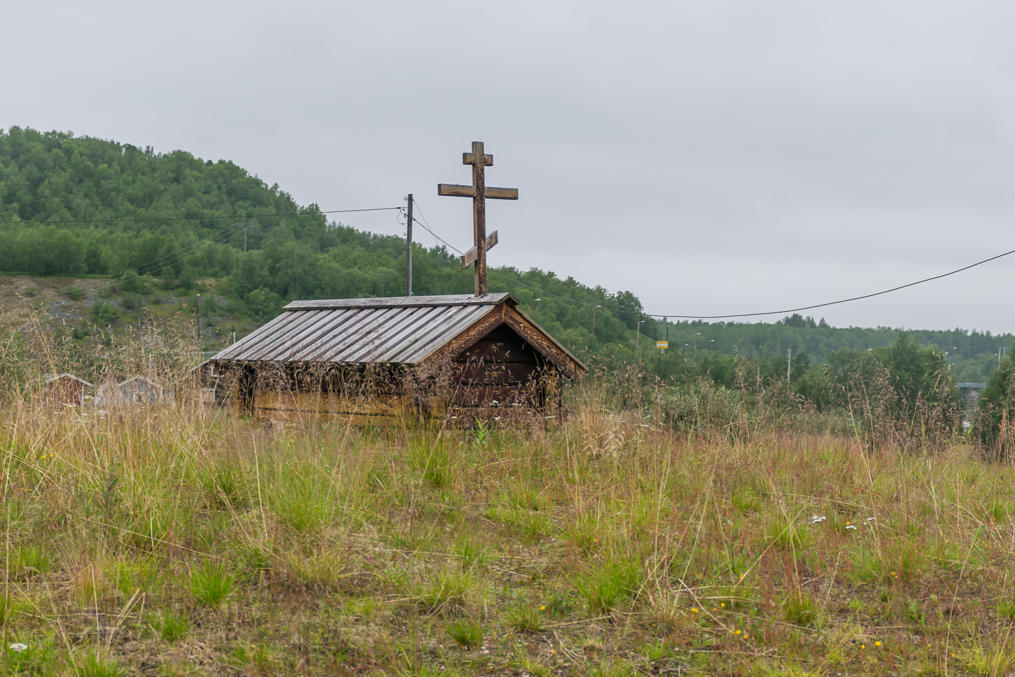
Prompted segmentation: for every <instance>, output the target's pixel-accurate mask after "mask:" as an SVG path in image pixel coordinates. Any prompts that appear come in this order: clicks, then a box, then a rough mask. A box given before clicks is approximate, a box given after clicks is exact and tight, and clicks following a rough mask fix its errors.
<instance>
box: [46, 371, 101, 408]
mask: <svg viewBox="0 0 1015 677" xmlns="http://www.w3.org/2000/svg"><path fill="white" fill-rule="evenodd" d="M92 387H93V386H92V384H91V383H89V382H88V381H86V380H84V379H83V378H78V377H77V376H75V375H74V374H67V373H64V374H57V375H55V376H50V377H49V378H47V379H46V385H45V388H46V401H47V402H49V403H50V404H51V405H53V406H55V407H62V406H71V407H81V406H84V404H85V392H86V391H87V390H91V389H92Z"/></svg>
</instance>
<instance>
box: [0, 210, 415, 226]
mask: <svg viewBox="0 0 1015 677" xmlns="http://www.w3.org/2000/svg"><path fill="white" fill-rule="evenodd" d="M396 209H401V207H367V208H364V209H327V210H323V211H322V210H317V211H304V212H268V213H264V214H231V215H225V216H223V215H217V216H216V215H208V216H130V217H122V218H115V219H65V220H61V221H0V225H2V226H14V225H29V226H62V225H67V224H72V223H136V222H141V221H206V220H216V219H258V218H261V217H265V216H318V215H320V214H353V213H357V212H387V211H393V210H396Z"/></svg>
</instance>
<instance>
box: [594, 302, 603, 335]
mask: <svg viewBox="0 0 1015 677" xmlns="http://www.w3.org/2000/svg"><path fill="white" fill-rule="evenodd" d="M599 308H602V306H592V336H593V338H594V337H595V335H596V310H597V309H599Z"/></svg>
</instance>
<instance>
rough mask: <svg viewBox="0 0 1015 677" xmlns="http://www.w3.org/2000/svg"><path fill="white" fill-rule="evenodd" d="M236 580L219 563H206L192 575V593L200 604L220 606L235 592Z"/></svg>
mask: <svg viewBox="0 0 1015 677" xmlns="http://www.w3.org/2000/svg"><path fill="white" fill-rule="evenodd" d="M235 581H236V578H235V577H234V576H232V575H231V574H229V573H228V572H227V571H226V568H225V567H224V566H223V565H221V564H219V563H217V562H205V563H204V564H202V565H201V566H199V567H197V568H196V569H194V570H193V572H191V574H190V593H191V594H192V595H193V596H194V599H195V600H196V601H197V602H198V604H202V605H204V606H211V607H214V606H218V605H219V604H220V603H221V602H223V601H224V600H225V599H226V598H227V597H228V596H229V594H230V593H232V591H233V584H234V583H235Z"/></svg>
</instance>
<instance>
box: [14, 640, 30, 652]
mask: <svg viewBox="0 0 1015 677" xmlns="http://www.w3.org/2000/svg"><path fill="white" fill-rule="evenodd" d="M10 649H11V651H13V652H14V653H21V652H22V651H27V650H28V645H27V644H22V643H21V642H11V646H10Z"/></svg>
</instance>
